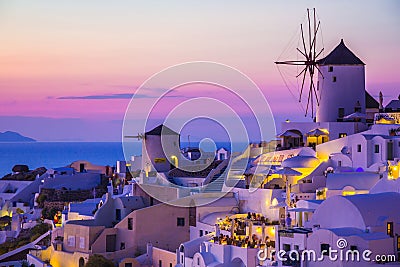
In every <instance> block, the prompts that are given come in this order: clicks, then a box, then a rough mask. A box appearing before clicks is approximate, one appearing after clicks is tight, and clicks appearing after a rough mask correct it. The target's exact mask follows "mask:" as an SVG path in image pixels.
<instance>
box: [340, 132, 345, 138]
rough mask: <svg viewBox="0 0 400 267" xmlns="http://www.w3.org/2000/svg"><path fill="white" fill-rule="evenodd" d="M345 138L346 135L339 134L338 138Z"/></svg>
mask: <svg viewBox="0 0 400 267" xmlns="http://www.w3.org/2000/svg"><path fill="white" fill-rule="evenodd" d="M346 136H347V133H340V134H339V138H343V137H346Z"/></svg>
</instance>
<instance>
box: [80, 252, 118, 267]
mask: <svg viewBox="0 0 400 267" xmlns="http://www.w3.org/2000/svg"><path fill="white" fill-rule="evenodd" d="M85 267H115V265H114V263H113V262H112V261H110V260H108V259H106V258H104V257H103V256H101V255H97V254H94V255H91V256H89V260H88V261H87V262H86V264H85Z"/></svg>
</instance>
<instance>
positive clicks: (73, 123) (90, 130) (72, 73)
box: [0, 0, 400, 141]
mask: <svg viewBox="0 0 400 267" xmlns="http://www.w3.org/2000/svg"><path fill="white" fill-rule="evenodd" d="M313 7H315V8H316V10H317V14H318V18H319V20H321V29H322V31H321V33H322V37H323V39H319V40H320V42H321V45H322V46H323V47H324V48H325V52H326V53H328V52H329V51H331V50H332V49H333V48H334V47H335V46H336V45H337V44H339V42H340V39H342V38H343V39H344V41H345V43H346V45H347V46H348V47H349V48H350V49H351V50H352V51H353V52H354V53H355V54H356V55H357V56H358V57H360V58H361V59H362V60H363V61H364V62H365V63H366V89H367V90H368V91H369V92H370V93H371V94H372V95H373V96H377V95H378V93H379V91H382V92H383V94H384V96H385V102H387V101H389V100H390V99H392V98H397V95H398V94H399V92H400V75H398V74H399V71H398V66H397V64H398V62H400V53H399V52H400V51H399V44H400V34H399V30H398V25H400V16H398V14H400V3H399V2H398V1H396V0H393V1H386V0H384V1H366V0H362V1H361V0H360V1H342V0H339V1H324V2H322V1H207V0H206V1H174V0H171V1H122V0H121V1H102V0H99V1H96V2H94V1H89V0H82V1H51V0H37V1H29V0H25V1H22V0H15V1H3V0H0V44H1V49H0V70H1V71H0V131H6V130H12V131H18V132H20V133H21V134H24V135H27V136H30V137H32V138H35V139H37V140H39V141H119V140H121V128H122V120H123V118H124V115H125V111H126V109H127V107H128V104H129V101H130V99H131V96H132V95H133V94H134V93H135V92H136V90H137V88H139V87H140V86H141V85H142V84H143V83H144V82H145V81H146V80H147V79H149V78H150V77H152V75H154V74H156V73H158V72H160V71H162V70H163V69H165V68H168V67H170V66H173V65H176V64H181V63H184V62H190V61H211V62H218V63H221V64H225V65H227V66H231V67H232V68H235V69H237V70H238V71H240V72H242V73H243V74H245V75H246V76H247V77H249V78H250V79H251V80H253V81H254V82H255V83H256V85H257V86H258V87H259V88H260V89H261V91H262V93H263V94H264V96H265V98H266V99H267V101H268V103H269V106H270V108H271V110H272V114H273V116H274V118H275V121H276V124H277V128H278V129H279V124H280V122H282V121H284V120H285V119H290V120H301V121H307V120H310V118H304V111H303V109H302V108H301V105H300V104H299V103H298V101H297V99H296V98H297V96H293V95H292V93H291V91H290V90H289V89H288V88H286V86H285V84H284V82H283V80H282V77H281V76H280V73H279V71H278V69H277V67H276V66H275V64H274V61H276V60H277V59H280V57H282V52H285V47H287V46H288V44H289V43H290V41H291V40H293V38H297V37H298V31H299V25H300V23H302V22H304V18H305V14H306V9H307V8H313ZM296 36H297V37H296ZM294 49H295V48H294ZM294 49H292V50H289V53H287V54H283V56H287V57H290V56H293V55H295V51H294ZM293 52H294V53H293ZM285 59H286V58H285ZM287 59H289V58H287ZM241 89H242V91H241V92H242V94H246V88H241ZM158 90H159V88H145V90H144V91H143V92H144V93H143V94H141V95H140V99H139V100H140V101H142V103H145V102H146V101H151V99H153V98H156V97H159V95H158V94H159V91H158ZM203 96H207V97H211V98H218V99H219V100H221V101H222V102H225V103H226V104H227V105H228V106H231V107H233V108H234V109H235V113H237V114H239V116H241V117H242V119H243V121H244V122H245V124H246V126H247V128H248V130H249V131H250V132H253V131H254V129H256V128H257V127H256V126H255V123H254V120H252V119H251V118H250V117H251V114H250V113H251V112H249V108H248V105H250V106H251V104H252V103H247V105H246V103H245V104H243V103H240V99H237V98H235V97H234V96H232V95H230V94H229V93H226V92H224V91H223V89H221V88H216V87H213V86H200V85H193V86H186V87H183V88H177V89H176V90H175V91H174V92H171V95H170V96H169V97H167V98H165V99H164V102H165V103H167V104H168V105H170V106H174V105H175V104H174V103H180V102H182V101H184V100H185V99H190V98H193V97H203ZM140 101H139V102H138V104H137V106H135V108H136V109H137V110H138V114H137V116H138V119H142V117H141V116H142V113H141V112H139V111H140V110H141V104H140ZM167 104H166V105H167ZM303 104H304V103H303ZM159 110H160V111H159V112H158V113H157V112H153V113H154V114H153V117H152V118H151V120H150V122H151V123H149V127H152V126H155V125H156V124H157V123H159V122H160V121H162V119H163V117H165V115H166V112H167V110H168V109H163V108H160V109H159ZM215 113H216V117H220V118H225V119H224V120H225V121H226V122H228V121H229V117H227V116H228V115H227V114H224V113H223V112H222V111H221V112H220V113H219V111H218V110H216V111H215ZM185 115H186V116H188V114H186V113H182V114H180V115H179V116H185ZM214 124H215V123H214ZM206 125H207V123H206ZM210 125H213V123H210ZM210 127H212V126H210ZM216 127H217V128H218V127H219V126H216ZM210 129H212V128H207V127H202V126H199V123H195V124H193V127H192V128H191V127H186V128H185V130H186V131H188V133H189V132H195V133H197V135H198V136H199V138H200V136H201V137H204V136H207V134H208V133H209V132H210ZM207 132H208V133H207ZM253 138H256V137H253Z"/></svg>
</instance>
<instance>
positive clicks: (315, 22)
mask: <svg viewBox="0 0 400 267" xmlns="http://www.w3.org/2000/svg"><path fill="white" fill-rule="evenodd" d="M313 11H314V40H313V47H314V59H315V47H316V45H315V42H316V40H317V32H318V28H319V22H318V26H317V28H315V25H316V24H317V20H316V18H315V8H313Z"/></svg>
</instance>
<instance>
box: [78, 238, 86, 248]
mask: <svg viewBox="0 0 400 267" xmlns="http://www.w3.org/2000/svg"><path fill="white" fill-rule="evenodd" d="M79 248H82V249H84V248H85V238H84V237H79Z"/></svg>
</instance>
